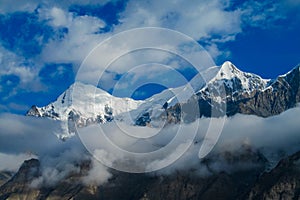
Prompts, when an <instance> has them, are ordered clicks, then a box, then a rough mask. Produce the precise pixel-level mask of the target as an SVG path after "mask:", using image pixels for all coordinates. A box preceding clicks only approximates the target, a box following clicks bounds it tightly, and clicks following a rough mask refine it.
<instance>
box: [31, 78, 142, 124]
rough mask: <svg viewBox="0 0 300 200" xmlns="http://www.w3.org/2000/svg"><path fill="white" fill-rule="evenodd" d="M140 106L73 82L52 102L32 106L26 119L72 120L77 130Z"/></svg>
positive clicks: (135, 102) (127, 99) (131, 100)
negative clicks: (40, 105) (33, 117)
mask: <svg viewBox="0 0 300 200" xmlns="http://www.w3.org/2000/svg"><path fill="white" fill-rule="evenodd" d="M141 103H142V101H135V100H133V99H130V98H118V97H114V96H112V95H110V94H108V93H107V92H105V91H103V90H101V89H99V88H97V87H94V86H92V85H86V84H83V83H80V82H76V83H74V84H73V85H71V86H70V88H68V89H67V90H66V91H65V92H64V93H63V94H61V95H60V96H59V97H58V98H57V100H56V101H55V102H53V103H50V104H49V105H47V106H45V107H41V108H39V107H36V106H32V108H31V109H30V110H29V111H28V112H27V115H28V116H36V117H49V118H52V119H54V120H61V121H68V120H72V121H75V122H76V124H77V126H79V127H81V126H86V125H88V124H92V123H105V122H107V121H111V120H113V119H114V116H116V115H119V114H121V113H124V112H128V111H130V110H133V109H135V108H137V107H138V106H139V105H140V104H141Z"/></svg>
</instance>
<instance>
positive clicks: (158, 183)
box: [0, 150, 300, 200]
mask: <svg viewBox="0 0 300 200" xmlns="http://www.w3.org/2000/svg"><path fill="white" fill-rule="evenodd" d="M299 155H300V152H298V153H296V154H294V155H291V156H289V157H288V158H285V159H283V160H282V161H281V162H280V163H279V164H278V165H277V166H276V167H275V168H274V169H273V170H271V171H270V172H265V171H264V169H265V168H264V166H265V163H266V160H265V159H264V158H263V157H261V155H260V154H259V153H258V152H252V151H251V150H248V151H246V152H245V153H244V154H240V155H234V154H230V153H229V152H225V153H224V155H223V156H225V157H224V158H225V159H226V162H228V163H229V164H231V165H235V164H236V161H237V160H239V162H241V161H242V162H246V161H249V160H251V162H256V163H257V165H256V167H249V168H244V169H240V170H238V171H226V170H224V171H219V172H214V171H213V170H212V171H211V174H210V175H206V176H201V175H199V174H197V173H196V171H195V170H196V169H190V170H189V171H177V172H174V173H172V174H170V175H160V174H128V173H123V172H116V171H113V170H112V174H113V177H112V178H111V179H110V180H109V182H107V183H105V184H102V185H97V184H91V185H85V184H83V183H82V181H81V178H82V177H83V176H84V175H85V174H86V173H87V170H88V169H89V168H90V161H88V160H87V161H86V162H84V163H82V164H80V170H79V171H76V172H74V173H70V174H69V175H68V176H67V177H66V178H64V179H63V180H61V181H60V182H58V183H56V184H55V185H52V186H43V187H33V186H32V181H33V180H34V179H36V178H37V177H39V176H40V162H39V160H36V159H31V160H28V161H25V162H24V163H23V165H22V166H21V167H20V169H19V171H18V173H16V174H15V175H14V176H13V177H12V178H11V179H10V180H9V181H7V182H6V183H5V184H3V185H2V186H1V187H0V199H1V200H2V199H40V200H42V199H89V200H92V199H106V200H107V199H112V200H115V199H124V200H126V199H128V200H135V199H136V200H141V199H144V200H145V199H149V200H156V199H172V200H181V199H192V200H193V199H299V198H300V184H299V180H300V170H299V169H300V168H299V166H300V159H299V158H300V156H299ZM213 159H216V158H214V157H211V158H207V159H205V160H203V161H201V162H202V163H204V164H206V165H207V166H208V167H210V168H211V169H212V168H213V164H212V162H211V161H212V160H213Z"/></svg>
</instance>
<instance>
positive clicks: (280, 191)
mask: <svg viewBox="0 0 300 200" xmlns="http://www.w3.org/2000/svg"><path fill="white" fill-rule="evenodd" d="M299 198H300V152H297V153H295V154H294V155H291V156H289V157H287V158H285V159H283V160H281V161H280V162H279V163H278V165H277V166H276V167H275V168H274V169H273V170H272V171H270V172H269V173H265V174H263V175H262V176H261V177H260V178H259V179H258V181H257V183H256V185H255V186H254V187H253V188H252V190H251V192H250V194H249V196H248V199H299Z"/></svg>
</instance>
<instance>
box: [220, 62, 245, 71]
mask: <svg viewBox="0 0 300 200" xmlns="http://www.w3.org/2000/svg"><path fill="white" fill-rule="evenodd" d="M221 70H223V71H229V72H235V71H238V72H240V71H241V70H239V69H238V68H237V67H236V66H235V65H234V64H232V63H231V62H230V61H226V62H224V63H223V64H222V65H221Z"/></svg>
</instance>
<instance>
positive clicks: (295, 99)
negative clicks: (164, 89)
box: [166, 66, 300, 123]
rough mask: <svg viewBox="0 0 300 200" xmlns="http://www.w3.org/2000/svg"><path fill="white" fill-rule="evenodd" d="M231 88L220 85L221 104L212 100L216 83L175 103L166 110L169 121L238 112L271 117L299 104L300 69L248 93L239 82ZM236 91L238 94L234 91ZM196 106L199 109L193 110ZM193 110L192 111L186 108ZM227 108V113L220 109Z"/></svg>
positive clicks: (234, 82) (224, 84)
mask: <svg viewBox="0 0 300 200" xmlns="http://www.w3.org/2000/svg"><path fill="white" fill-rule="evenodd" d="M232 82H233V85H234V86H233V87H229V86H228V85H227V84H226V83H225V82H223V83H222V84H223V87H224V89H223V90H221V92H222V91H223V92H225V93H226V94H223V95H220V96H221V97H223V98H222V101H221V102H217V101H215V100H214V99H215V97H216V96H218V94H219V93H220V90H219V91H218V92H219V93H218V92H214V91H217V89H218V88H216V87H215V83H214V82H212V83H209V85H208V86H207V87H206V88H204V90H201V91H200V92H199V93H197V94H195V95H194V96H193V97H192V98H191V99H190V100H188V102H187V103H183V104H179V103H178V104H176V105H174V106H172V107H170V108H168V109H167V110H166V115H167V116H168V118H167V121H168V122H171V123H172V122H175V123H179V122H181V121H193V120H195V119H197V118H199V117H203V116H204V117H218V116H225V115H227V116H233V115H235V114H237V113H241V114H249V115H257V116H260V117H270V116H273V115H278V114H280V113H282V112H284V111H286V110H288V109H290V108H293V107H295V106H296V105H297V103H299V102H300V66H297V67H296V68H294V69H293V70H292V71H290V72H289V73H287V74H286V75H284V76H279V77H278V78H277V79H275V80H271V81H270V82H269V83H268V86H267V87H266V88H265V89H262V88H261V87H258V88H257V89H254V90H252V91H251V92H249V91H247V92H243V91H242V90H239V87H241V85H240V83H239V82H240V81H239V80H237V79H234V80H232ZM232 88H234V91H238V92H233V89H232ZM197 106H198V109H195V108H196V107H197ZM190 107H193V108H194V109H189V108H190ZM224 108H226V112H223V111H222V109H224Z"/></svg>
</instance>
